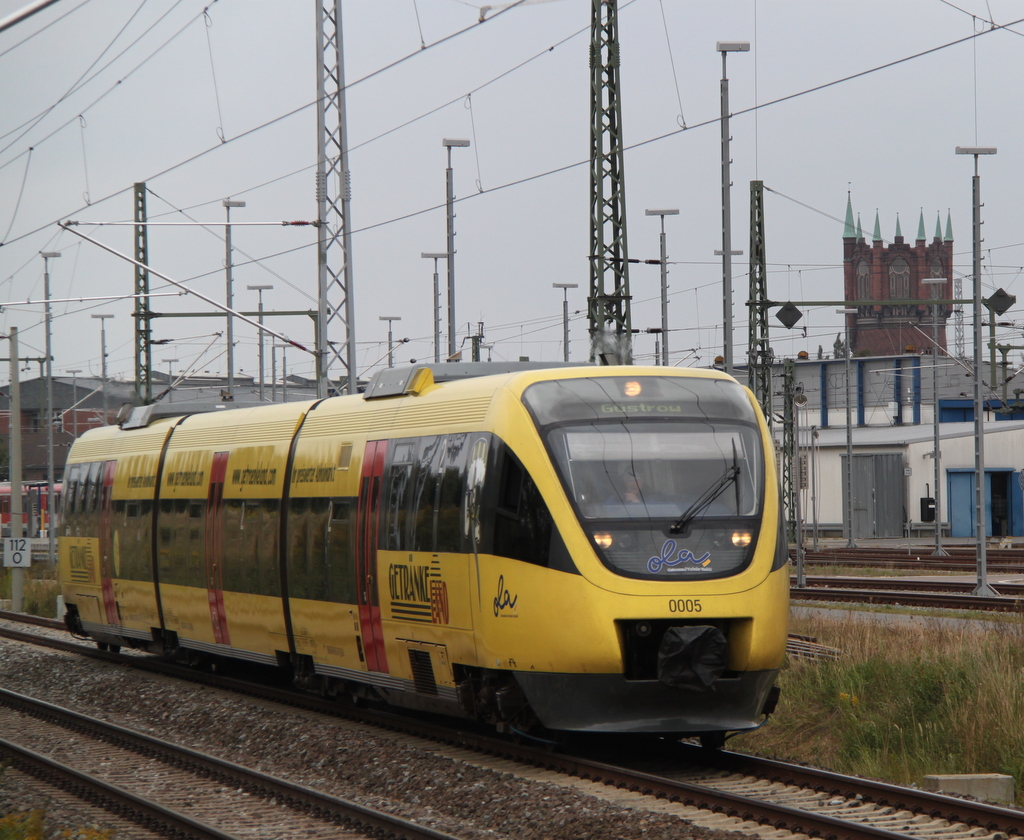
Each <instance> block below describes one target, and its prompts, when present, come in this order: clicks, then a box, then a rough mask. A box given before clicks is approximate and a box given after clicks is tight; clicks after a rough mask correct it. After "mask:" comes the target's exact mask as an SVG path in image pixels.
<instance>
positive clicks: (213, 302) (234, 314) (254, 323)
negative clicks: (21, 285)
mask: <svg viewBox="0 0 1024 840" xmlns="http://www.w3.org/2000/svg"><path fill="white" fill-rule="evenodd" d="M58 227H60V228H61V229H62V230H66V231H68V232H69V233H73V234H75V236H78V237H81V238H82V239H84V240H85V241H86V242H91V243H92V244H93V245H96V246H97V247H99V248H102V249H103V250H104V251H106V252H107V253H108V254H113V255H114V256H115V257H120V258H121V259H122V260H125V261H127V262H130V263H132V265H135V266H141V267H143V268H146V269H147V270H148V271H149V273H150V274H153V275H155V276H157V277H159V278H160V279H161V280H166V281H167V282H168V283H170V284H171V285H172V286H177V287H178V288H179V289H182V290H183V291H184V292H185V293H186V294H189V295H194V296H195V297H197V298H199V299H200V300H202V301H205V302H206V303H208V304H210V305H211V306H214V307H216V308H217V309H219V310H220V311H221V312H223V313H225V314H226V315H231V316H232V317H234V318H241V319H242V320H243V321H245V323H247V324H249V325H250V326H253V327H255V328H256V329H258V330H261V331H262V332H265V333H267V334H268V335H272V336H274V338H277V339H280V340H281V341H283V342H285V343H287V344H290V345H291V346H292V347H295V348H297V349H299V350H301V351H302V352H303V353H309V354H311V355H314V356H315V355H316V351H315V350H310V349H309V348H308V347H306V346H304V345H302V344H300V343H299V342H297V341H295V340H293V339H291V338H288V336H286V335H284V334H283V333H279V332H277V330H272V329H270V328H269V327H267V326H264V325H263V324H261V323H259V322H258V321H256V320H254V319H252V318H249V317H248V316H246V315H243V314H242V313H241V312H238V311H237V310H234V309H231V308H230V307H228V306H225V305H224V304H223V303H220V302H219V301H217V300H214V299H213V298H211V297H207V296H206V295H204V294H203V293H202V292H197V291H196V290H195V289H190V288H189V287H188V286H186V285H185V284H184V283H182V282H181V281H180V280H175V279H174V278H173V277H168V276H167V275H166V274H163V273H162V272H160V271H157V270H156V269H155V268H152V267H150V266H146V265H145V264H144V263H141V262H139V261H138V260H136V259H134V258H132V257H129V256H128V255H127V254H122V253H121V252H120V251H118V250H117V249H116V248H111V247H110V246H109V245H105V244H104V243H102V242H100V241H99V240H98V239H93V238H92V237H91V236H87V235H86V234H84V233H80V232H79V231H77V230H73V229H72V227H71V226H70V225H68V224H67V223H66V222H60V223H59V224H58Z"/></svg>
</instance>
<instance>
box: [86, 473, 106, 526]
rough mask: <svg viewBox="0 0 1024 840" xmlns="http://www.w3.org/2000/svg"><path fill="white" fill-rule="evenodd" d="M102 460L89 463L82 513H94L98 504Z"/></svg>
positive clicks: (101, 479) (101, 487)
mask: <svg viewBox="0 0 1024 840" xmlns="http://www.w3.org/2000/svg"><path fill="white" fill-rule="evenodd" d="M103 467H104V463H103V461H93V462H92V463H91V464H89V478H88V484H87V485H86V494H85V509H84V511H83V512H84V513H86V514H91V513H96V512H97V511H98V510H99V505H100V493H101V491H102V489H103Z"/></svg>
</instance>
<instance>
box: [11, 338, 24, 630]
mask: <svg viewBox="0 0 1024 840" xmlns="http://www.w3.org/2000/svg"><path fill="white" fill-rule="evenodd" d="M10 343H11V358H10V362H11V452H10V459H11V536H12V537H14V538H15V539H18V538H20V537H22V536H24V534H25V532H24V527H23V523H22V521H21V518H22V507H21V380H20V371H19V370H18V365H19V363H20V362H19V359H18V328H17V327H11V335H10ZM24 598H25V570H24V569H11V609H12V610H14V612H21V610H22V607H23V606H24Z"/></svg>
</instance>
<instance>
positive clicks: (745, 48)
mask: <svg viewBox="0 0 1024 840" xmlns="http://www.w3.org/2000/svg"><path fill="white" fill-rule="evenodd" d="M715 49H716V50H718V52H720V53H721V54H722V85H721V92H722V120H721V124H722V292H723V298H724V301H723V312H724V315H725V318H724V320H723V327H722V339H723V341H722V344H723V353H722V356H723V358H724V359H725V372H726V373H728V374H729V375H730V376H732V374H733V353H732V253H733V252H732V207H731V198H730V190H731V188H732V180H731V177H730V174H729V165H730V164H731V163H732V161H731V159H730V158H729V140H730V137H729V77H728V75H726V72H725V57H726V55H727V54H728V53H731V52H749V51H750V42H749V41H719V42H718V43H717V44H716V45H715Z"/></svg>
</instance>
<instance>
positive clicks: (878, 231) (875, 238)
mask: <svg viewBox="0 0 1024 840" xmlns="http://www.w3.org/2000/svg"><path fill="white" fill-rule="evenodd" d="M871 241H872V242H881V241H882V228H881V227H879V224H878V210H877V209H876V210H875V232H874V233H873V234H872V235H871Z"/></svg>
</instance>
